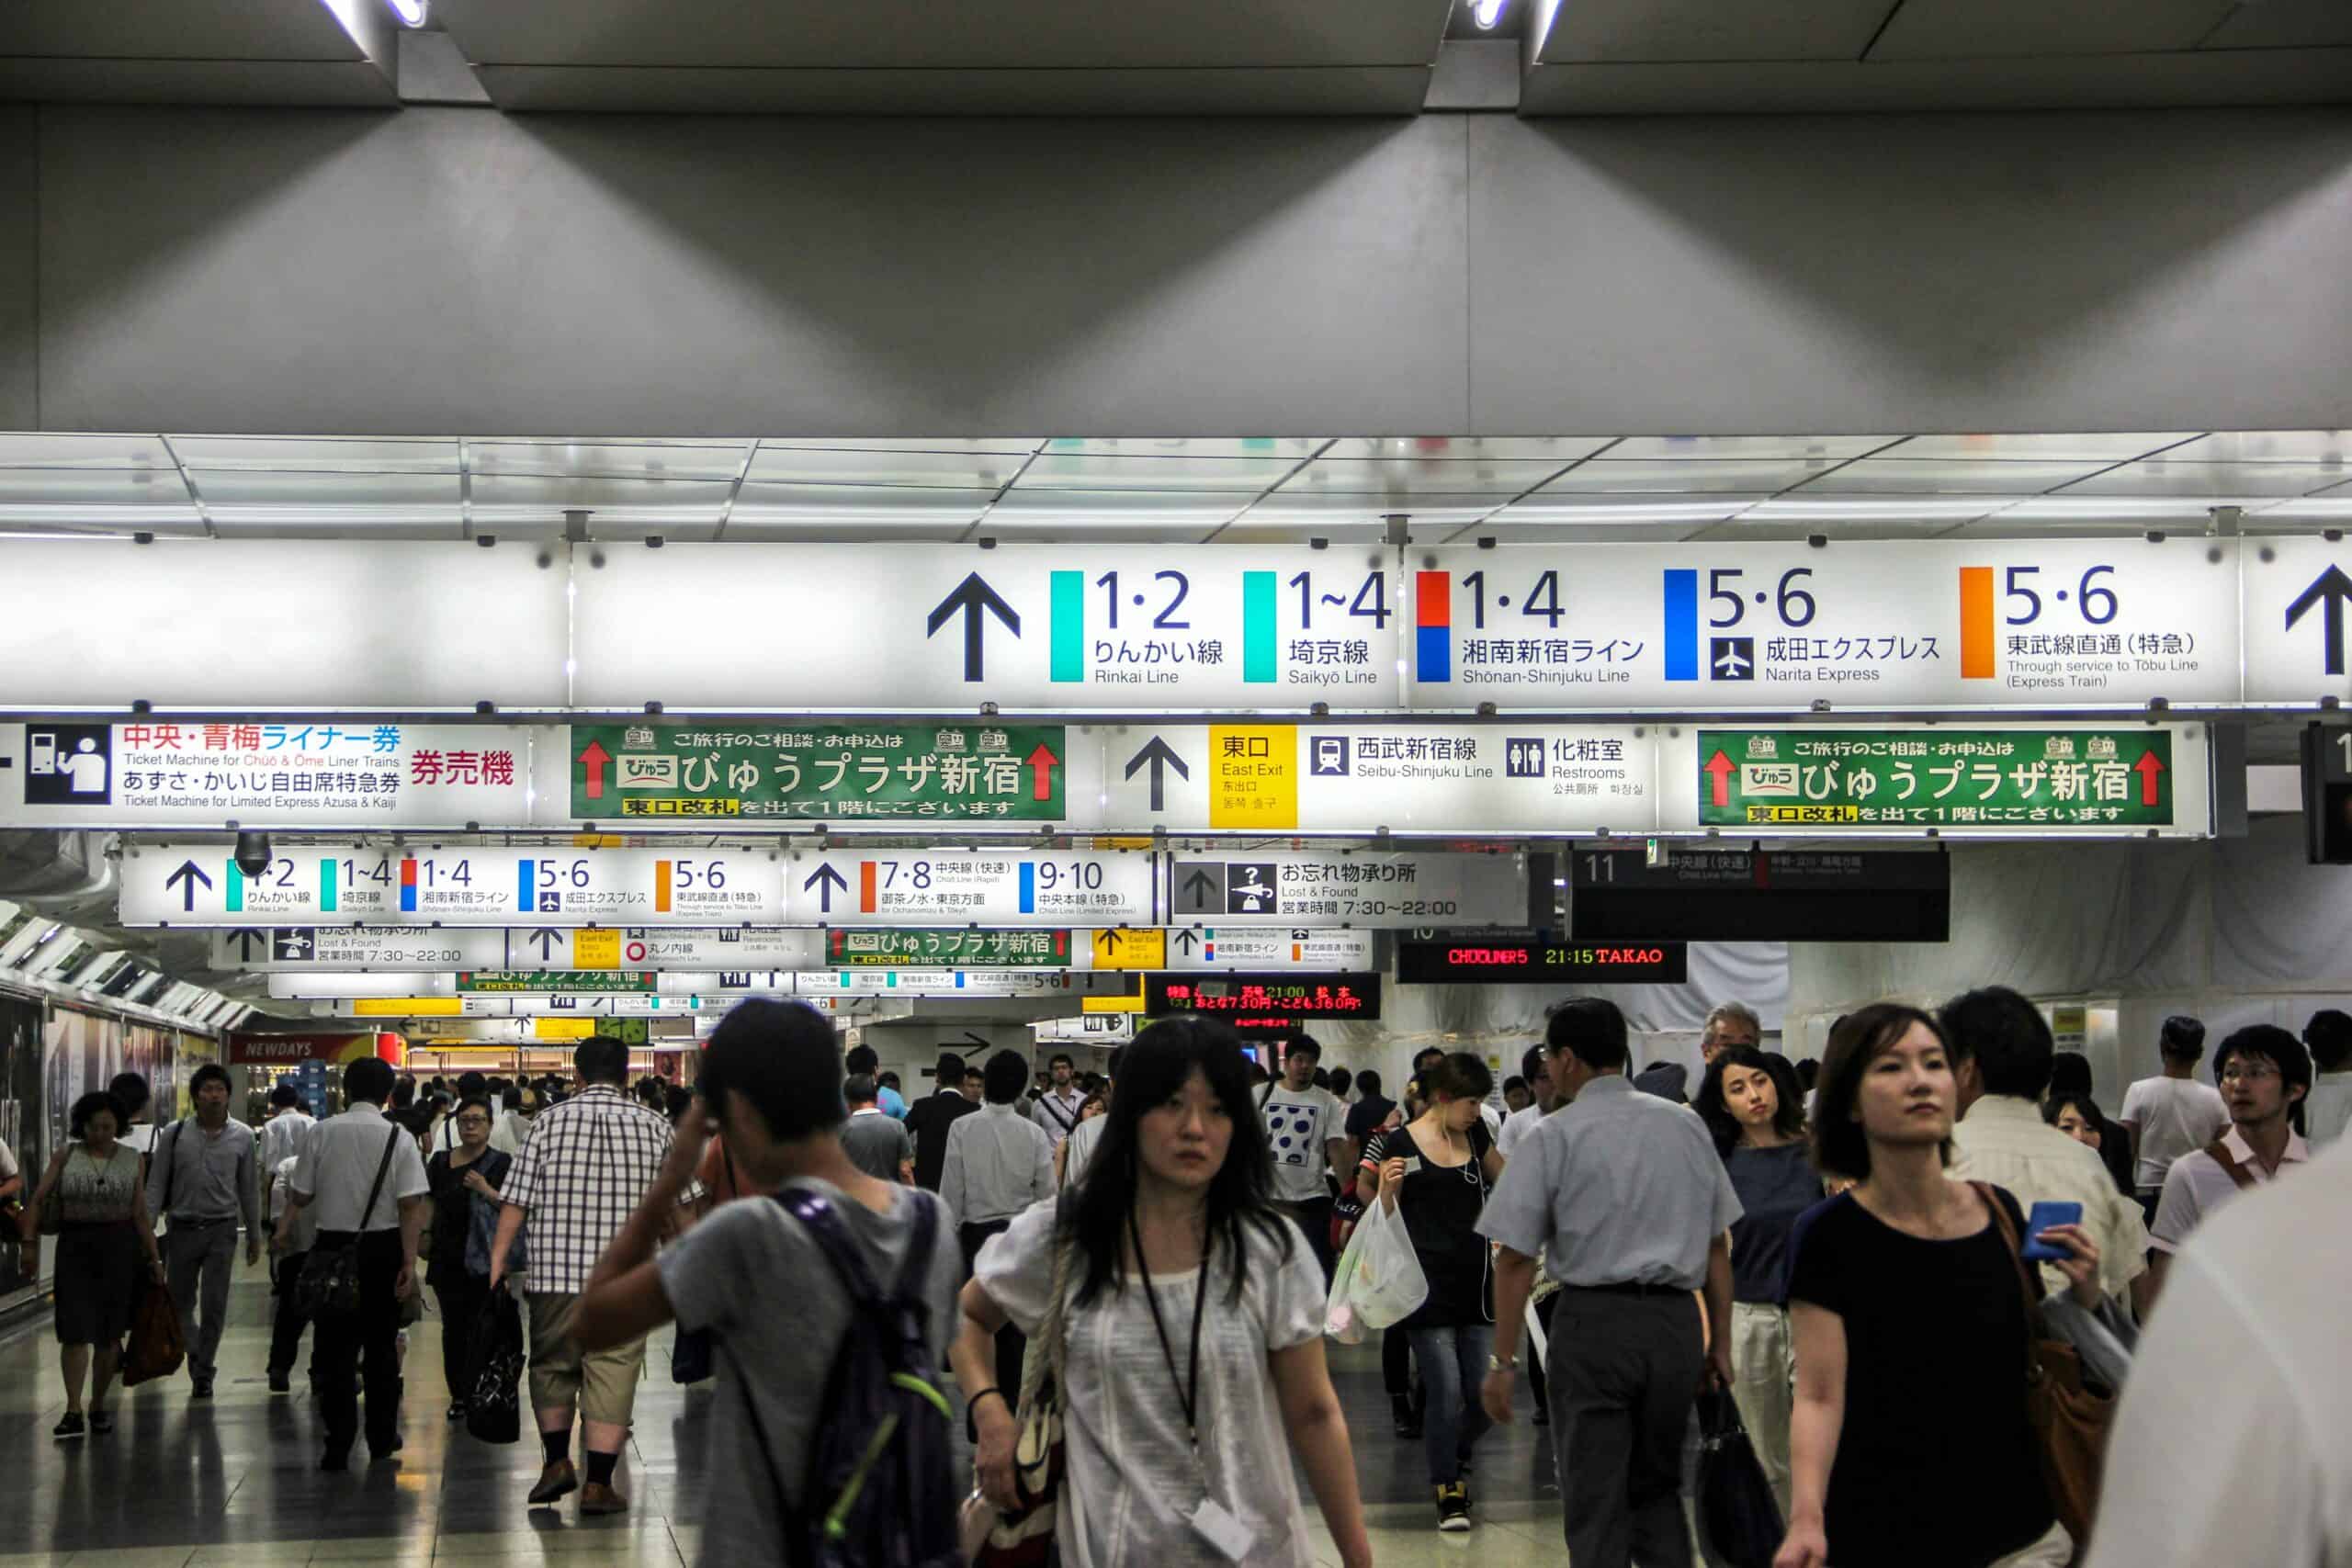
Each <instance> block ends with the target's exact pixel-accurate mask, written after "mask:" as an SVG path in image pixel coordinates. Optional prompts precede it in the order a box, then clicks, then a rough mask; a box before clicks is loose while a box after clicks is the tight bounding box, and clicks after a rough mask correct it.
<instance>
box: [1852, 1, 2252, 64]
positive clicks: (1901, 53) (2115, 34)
mask: <svg viewBox="0 0 2352 1568" xmlns="http://www.w3.org/2000/svg"><path fill="white" fill-rule="evenodd" d="M2231 9H2232V0H2131V3H2130V4H2128V5H2119V4H2117V3H2116V0H1903V4H1902V5H1901V6H1897V7H1896V8H1895V10H1894V14H1893V15H1892V16H1891V17H1888V18H1887V22H1886V28H1885V30H1884V31H1883V32H1881V33H1880V34H1879V35H1878V40H1877V41H1876V42H1875V43H1873V44H1872V45H1871V51H1870V58H1871V60H1873V61H1880V60H1955V59H1966V58H1971V57H1974V58H1989V57H1994V56H1999V55H2027V54H2040V55H2052V54H2131V53H2144V52H2155V51H2165V50H2181V49H2194V48H2196V47H2197V44H2198V41H2199V39H2203V38H2204V37H2205V36H2206V35H2207V34H2208V33H2211V31H2212V30H2213V28H2214V26H2215V24H2217V23H2218V22H2220V21H2221V20H2222V17H2226V16H2228V15H2229V13H2230V11H2231Z"/></svg>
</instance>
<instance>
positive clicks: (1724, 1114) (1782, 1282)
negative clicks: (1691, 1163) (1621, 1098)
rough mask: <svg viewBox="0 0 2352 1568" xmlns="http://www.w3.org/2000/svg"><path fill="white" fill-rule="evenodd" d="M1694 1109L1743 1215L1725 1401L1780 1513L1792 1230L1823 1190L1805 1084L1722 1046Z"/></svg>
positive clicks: (1777, 1059)
mask: <svg viewBox="0 0 2352 1568" xmlns="http://www.w3.org/2000/svg"><path fill="white" fill-rule="evenodd" d="M1694 1109H1696V1110H1697V1111H1698V1112H1699V1115H1700V1117H1701V1118H1702V1120H1703V1121H1705V1122H1706V1123H1707V1131H1708V1132H1710V1133H1712V1134H1714V1139H1715V1152H1716V1153H1717V1154H1719V1155H1721V1156H1723V1159H1724V1170H1725V1171H1727V1172H1728V1173H1729V1174H1730V1176H1731V1188H1732V1190H1733V1191H1734V1192H1736V1193H1737V1194H1739V1206H1740V1217H1739V1218H1738V1219H1737V1220H1736V1221H1734V1222H1733V1224H1732V1227H1731V1365H1732V1385H1731V1396H1732V1402H1733V1403H1734V1404H1736V1405H1738V1406H1739V1419H1740V1422H1741V1424H1742V1425H1743V1426H1745V1427H1747V1438H1748V1442H1749V1444H1750V1445H1751V1446H1752V1447H1753V1448H1754V1449H1755V1450H1756V1458H1757V1460H1758V1462H1759V1463H1761V1464H1762V1465H1763V1467H1764V1476H1765V1479H1766V1480H1768V1481H1770V1483H1772V1495H1774V1497H1776V1498H1777V1499H1779V1501H1780V1505H1781V1517H1782V1518H1784V1519H1785V1518H1787V1517H1788V1516H1789V1505H1790V1502H1791V1501H1792V1498H1791V1495H1790V1490H1789V1418H1790V1416H1791V1414H1792V1412H1793V1410H1794V1409H1795V1405H1796V1375H1797V1363H1796V1341H1795V1338H1794V1337H1793V1335H1792V1332H1791V1330H1790V1327H1789V1297H1788V1273H1789V1238H1790V1236H1791V1235H1793V1234H1794V1233H1795V1231H1796V1227H1797V1219H1798V1216H1800V1215H1802V1214H1803V1213H1804V1212H1805V1211H1806V1210H1807V1209H1810V1208H1812V1207H1813V1206H1814V1205H1815V1203H1818V1202H1820V1201H1821V1195H1822V1185H1821V1173H1820V1172H1819V1171H1817V1170H1815V1168H1814V1167H1813V1151H1812V1150H1811V1149H1810V1148H1808V1147H1807V1146H1806V1145H1805V1135H1804V1134H1805V1127H1804V1090H1803V1089H1800V1088H1798V1087H1797V1074H1796V1069H1795V1068H1794V1067H1792V1066H1790V1065H1789V1059H1788V1058H1787V1057H1786V1056H1777V1055H1767V1054H1766V1053H1764V1052H1762V1051H1759V1050H1758V1049H1757V1048H1756V1047H1755V1046H1753V1045H1728V1046H1725V1047H1724V1049H1723V1050H1721V1051H1718V1052H1717V1053H1715V1058H1714V1060H1713V1061H1712V1062H1709V1063H1708V1064H1707V1076H1706V1078H1705V1080H1704V1081H1703V1082H1702V1083H1701V1084H1700V1086H1699V1099H1698V1103H1697V1105H1696V1106H1695V1107H1694Z"/></svg>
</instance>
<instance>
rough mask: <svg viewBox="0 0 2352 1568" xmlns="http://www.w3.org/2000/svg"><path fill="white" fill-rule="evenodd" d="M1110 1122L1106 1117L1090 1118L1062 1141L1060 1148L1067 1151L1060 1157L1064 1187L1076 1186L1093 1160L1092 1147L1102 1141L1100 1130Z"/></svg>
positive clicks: (1101, 1131)
mask: <svg viewBox="0 0 2352 1568" xmlns="http://www.w3.org/2000/svg"><path fill="white" fill-rule="evenodd" d="M1110 1121H1111V1119H1110V1118H1109V1117H1108V1116H1090V1117H1088V1118H1087V1119H1086V1120H1085V1121H1083V1122H1080V1123H1079V1124H1078V1125H1077V1126H1076V1127H1075V1128H1073V1129H1072V1130H1071V1132H1070V1135H1069V1137H1068V1138H1066V1139H1064V1140H1063V1141H1062V1147H1063V1148H1064V1149H1066V1150H1068V1151H1069V1152H1068V1153H1066V1154H1064V1155H1063V1156H1062V1185H1063V1186H1064V1187H1070V1186H1074V1185H1076V1184H1077V1181H1078V1179H1079V1178H1080V1177H1081V1176H1084V1175H1085V1174H1086V1168H1087V1166H1088V1165H1090V1164H1091V1163H1092V1162H1093V1159H1094V1145H1097V1144H1099V1143H1101V1142H1102V1141H1103V1128H1104V1127H1106V1126H1108V1125H1109V1124H1110Z"/></svg>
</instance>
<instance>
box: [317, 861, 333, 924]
mask: <svg viewBox="0 0 2352 1568" xmlns="http://www.w3.org/2000/svg"><path fill="white" fill-rule="evenodd" d="M319 912H320V913H321V914H322V915H332V914H334V862H333V861H331V860H322V861H321V862H320V863H319Z"/></svg>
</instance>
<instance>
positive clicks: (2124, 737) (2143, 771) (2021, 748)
mask: <svg viewBox="0 0 2352 1568" xmlns="http://www.w3.org/2000/svg"><path fill="white" fill-rule="evenodd" d="M1697 761H1698V767H1699V774H1700V777H1699V818H1700V823H1701V825H1702V827H1724V828H1733V827H1737V828H1775V829H1787V828H1801V829H1806V830H1808V831H1810V830H1814V829H1825V830H1830V831H1834V830H1836V829H1839V828H1858V829H1859V828H1872V829H1889V828H1894V829H1924V828H2025V829H2031V828H2050V829H2069V828H2074V829H2093V828H2096V829H2115V828H2127V829H2128V828H2135V827H2144V828H2171V827H2175V826H2177V823H2176V820H2175V816H2176V813H2175V802H2174V788H2173V785H2174V779H2173V737H2172V735H2171V734H2170V733H2169V732H2167V731H2165V730H2164V729H2162V728H2147V729H2141V728H2110V729H2099V728H2063V729H1976V730H1972V729H1943V728H1934V729H1905V730H1872V729H1828V728H1815V729H1702V730H1701V731H1700V732H1699V746H1698V757H1697Z"/></svg>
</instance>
